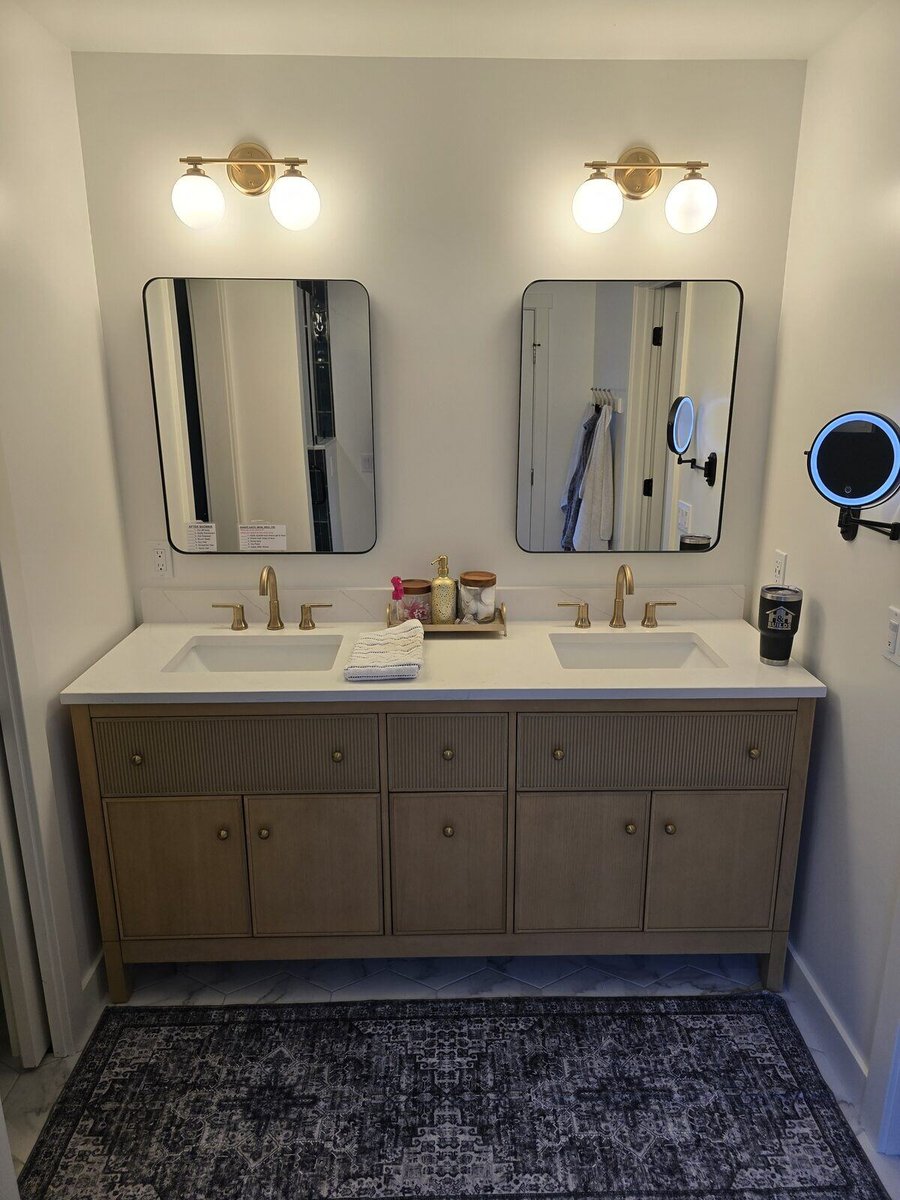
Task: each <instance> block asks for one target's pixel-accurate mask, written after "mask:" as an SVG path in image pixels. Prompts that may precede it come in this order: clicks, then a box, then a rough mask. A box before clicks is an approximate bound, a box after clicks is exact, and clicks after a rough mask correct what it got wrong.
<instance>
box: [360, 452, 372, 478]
mask: <svg viewBox="0 0 900 1200" xmlns="http://www.w3.org/2000/svg"><path fill="white" fill-rule="evenodd" d="M359 470H360V474H362V475H374V474H375V455H374V454H361V455H360V456H359Z"/></svg>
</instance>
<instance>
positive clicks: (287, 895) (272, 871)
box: [246, 796, 382, 934]
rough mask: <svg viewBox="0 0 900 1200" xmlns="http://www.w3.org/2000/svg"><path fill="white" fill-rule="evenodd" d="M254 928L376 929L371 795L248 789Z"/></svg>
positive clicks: (378, 901)
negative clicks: (263, 793) (273, 792)
mask: <svg viewBox="0 0 900 1200" xmlns="http://www.w3.org/2000/svg"><path fill="white" fill-rule="evenodd" d="M246 806H247V844H248V846H249V847H250V875H251V890H252V894H253V926H254V932H255V933H256V934H317V933H320V934H327V933H331V934H342V933H344V934H349V933H381V932H382V894H381V812H380V802H379V798H378V796H248V797H247V799H246Z"/></svg>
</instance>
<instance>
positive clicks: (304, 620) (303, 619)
mask: <svg viewBox="0 0 900 1200" xmlns="http://www.w3.org/2000/svg"><path fill="white" fill-rule="evenodd" d="M331 607H332V605H331V604H301V605H300V628H301V629H315V627H316V623H315V621H314V620H313V615H312V610H313V609H314V608H331Z"/></svg>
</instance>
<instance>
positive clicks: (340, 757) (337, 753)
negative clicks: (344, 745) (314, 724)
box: [331, 750, 344, 763]
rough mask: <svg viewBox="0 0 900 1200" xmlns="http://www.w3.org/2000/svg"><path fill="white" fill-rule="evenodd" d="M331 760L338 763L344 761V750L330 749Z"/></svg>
mask: <svg viewBox="0 0 900 1200" xmlns="http://www.w3.org/2000/svg"><path fill="white" fill-rule="evenodd" d="M331 761H332V762H336V763H338V762H343V761H344V752H343V750H332V752H331Z"/></svg>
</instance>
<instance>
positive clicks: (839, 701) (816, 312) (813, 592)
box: [749, 3, 900, 1061]
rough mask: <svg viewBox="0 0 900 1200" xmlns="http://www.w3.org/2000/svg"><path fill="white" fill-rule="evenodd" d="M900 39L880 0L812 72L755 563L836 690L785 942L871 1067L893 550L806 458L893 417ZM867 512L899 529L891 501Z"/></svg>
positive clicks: (889, 740)
mask: <svg viewBox="0 0 900 1200" xmlns="http://www.w3.org/2000/svg"><path fill="white" fill-rule="evenodd" d="M898 45H900V8H898V6H897V5H896V4H895V3H880V4H877V5H875V6H874V7H873V8H872V9H871V10H870V11H869V12H867V13H866V14H865V15H864V16H863V17H861V18H860V19H859V20H858V21H857V22H856V23H855V24H854V25H852V26H851V27H850V28H849V29H848V30H847V31H846V32H845V33H844V34H843V35H841V36H840V37H839V38H838V39H837V40H836V41H834V42H833V43H832V44H831V45H829V46H828V47H827V48H825V49H824V50H822V51H821V52H819V53H818V54H817V55H815V56H814V57H813V58H812V59H811V60H810V63H809V68H808V74H807V89H806V97H805V101H804V107H803V125H802V133H801V139H800V151H799V159H798V166H797V184H796V193H795V197H794V209H793V214H792V218H791V235H790V246H789V253H788V267H787V278H786V283H785V294H784V309H783V316H782V325H781V344H780V353H779V369H778V379H777V387H776V403H775V413H774V418H773V421H772V430H771V443H770V451H769V472H768V483H767V487H766V493H765V494H766V504H765V521H764V524H763V531H762V538H761V543H760V560H759V565H758V571H757V576H758V580H759V581H760V582H767V581H769V580H771V577H772V558H773V554H774V551H775V549H776V548H778V549H781V550H786V551H787V552H788V553H789V555H790V559H789V563H788V582H790V583H794V584H797V585H798V586H800V587H802V588H803V589H804V593H805V596H804V610H803V616H802V620H801V627H800V634H799V637H798V640H797V643H796V650H797V653H798V654H799V657H800V659H801V660H802V662H803V664H804V666H806V667H808V668H809V669H810V670H811V671H813V672H815V674H816V675H818V676H820V677H821V678H822V679H823V680H824V681H825V682H826V683H827V685H828V688H829V696H828V699H827V700H826V701H825V702H824V703H823V704H822V706H821V711H820V715H819V719H818V722H817V732H816V741H815V749H814V757H813V766H812V777H811V786H810V798H809V806H808V819H807V823H806V831H805V838H804V856H803V861H802V866H801V872H800V879H799V889H798V896H797V908H796V919H795V922H794V929H793V944H794V947H795V949H796V951H797V953H798V954H799V955H800V957H801V958H802V960H803V961H804V963H805V964H806V967H807V969H808V971H809V973H810V974H811V975H812V976H813V978H814V979H815V981H816V982H817V984H818V986H819V988H820V990H821V991H822V993H823V994H824V996H825V997H826V998H827V1000H828V1001H829V1003H830V1004H831V1006H832V1007H833V1009H834V1010H835V1012H836V1014H837V1017H838V1019H839V1021H840V1022H842V1023H843V1025H844V1027H845V1029H846V1031H847V1033H848V1034H849V1036H850V1038H851V1040H852V1042H853V1043H854V1045H855V1048H856V1051H857V1052H858V1055H859V1057H860V1058H861V1059H862V1060H863V1061H866V1060H867V1059H868V1058H869V1057H870V1052H871V1049H872V1038H873V1031H874V1029H875V1025H876V1018H877V1014H878V1009H879V1003H880V1001H883V1000H886V997H885V998H883V997H882V996H881V991H882V978H883V974H884V963H885V955H886V954H887V951H888V944H889V938H890V927H891V918H892V914H893V910H894V905H895V903H896V899H897V894H898V891H897V889H898V883H900V874H898V865H900V803H898V780H900V740H898V738H897V736H896V731H895V729H894V727H893V725H894V721H895V720H896V717H897V714H898V712H900V704H898V700H900V669H898V668H897V667H896V666H893V665H892V664H890V663H889V662H887V661H886V660H885V659H883V658H882V657H881V649H882V646H883V644H884V643H885V641H886V639H887V609H888V605H890V604H900V549H898V547H897V546H896V545H893V544H891V543H890V542H889V541H888V540H887V539H886V538H884V537H881V536H879V535H877V534H874V533H868V532H865V531H862V532H860V534H859V537H858V539H857V540H856V541H855V542H853V543H846V542H844V541H842V540H841V537H840V535H839V534H838V530H837V509H835V508H832V507H831V506H830V505H828V504H826V503H825V502H824V501H822V500H820V499H819V497H818V496H817V495H816V493H815V492H814V491H813V489H812V487H811V485H810V483H809V481H808V478H807V473H806V467H805V462H804V458H803V451H804V450H805V449H808V448H809V446H810V444H811V443H812V440H813V438H814V436H815V434H816V433H817V431H818V430H819V429H820V428H821V426H822V425H824V424H825V423H826V421H827V420H829V419H830V418H831V417H833V416H835V415H837V414H838V413H840V412H844V411H846V410H847V409H849V408H852V407H857V406H868V407H871V408H873V409H875V411H881V412H884V413H887V414H889V415H891V416H893V417H894V418H895V419H897V418H900V383H898V381H900V338H898V336H897V313H898V302H897V289H898V279H900V276H898V264H900V191H898V184H897V176H896V169H895V167H893V166H891V167H888V168H887V169H886V170H885V171H884V172H882V168H874V167H873V165H872V164H873V162H874V161H875V160H876V159H881V160H883V159H884V156H885V154H887V157H888V161H889V162H895V161H896V158H897V151H898V150H900V136H898V123H897V113H898V111H900V72H898V70H897V46H898ZM873 172H874V173H873ZM749 307H750V309H751V311H752V301H750V302H749ZM873 515H874V516H875V517H880V518H881V519H883V520H891V519H894V520H896V519H898V506H897V505H896V504H893V505H891V504H888V505H886V506H883V509H882V510H881V511H879V510H874V512H873ZM895 986H896V985H895ZM892 1003H893V1005H894V1007H893V1020H892V1022H890V1024H892V1025H893V1027H894V1028H896V1021H897V1015H898V1013H900V995H897V994H894V996H893V1000H892Z"/></svg>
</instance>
